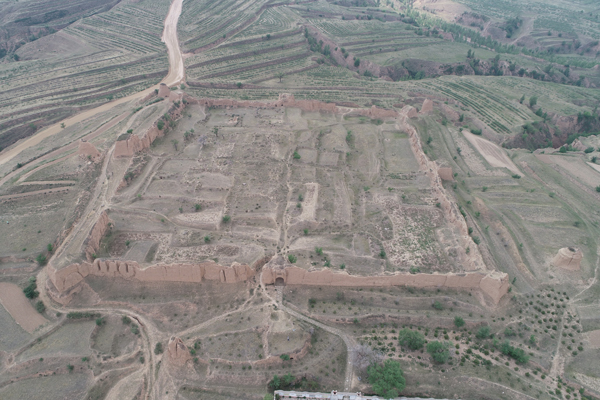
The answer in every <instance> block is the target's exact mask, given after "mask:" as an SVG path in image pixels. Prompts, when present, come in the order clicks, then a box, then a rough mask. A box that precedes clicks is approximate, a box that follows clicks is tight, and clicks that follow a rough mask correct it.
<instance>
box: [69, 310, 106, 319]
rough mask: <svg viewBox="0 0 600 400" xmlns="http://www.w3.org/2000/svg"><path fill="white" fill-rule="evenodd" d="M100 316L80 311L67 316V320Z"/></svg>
mask: <svg viewBox="0 0 600 400" xmlns="http://www.w3.org/2000/svg"><path fill="white" fill-rule="evenodd" d="M99 316H100V314H96V313H91V312H81V311H72V312H70V313H68V314H67V318H68V319H87V318H97V317H99Z"/></svg>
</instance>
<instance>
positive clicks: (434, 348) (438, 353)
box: [427, 340, 452, 364]
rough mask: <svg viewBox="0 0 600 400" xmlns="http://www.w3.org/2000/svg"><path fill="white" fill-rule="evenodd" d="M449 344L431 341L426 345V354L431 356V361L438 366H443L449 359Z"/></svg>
mask: <svg viewBox="0 0 600 400" xmlns="http://www.w3.org/2000/svg"><path fill="white" fill-rule="evenodd" d="M451 345H452V344H451V343H450V342H438V341H437V340H436V341H433V342H429V343H427V352H428V353H429V354H431V358H433V361H434V362H436V363H438V364H443V363H445V362H446V361H448V358H450V350H449V349H450V346H451Z"/></svg>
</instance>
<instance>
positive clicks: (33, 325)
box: [0, 282, 48, 333]
mask: <svg viewBox="0 0 600 400" xmlns="http://www.w3.org/2000/svg"><path fill="white" fill-rule="evenodd" d="M0 303H2V305H3V306H4V308H6V311H8V312H9V314H10V315H11V316H12V317H13V318H14V319H15V321H17V324H19V325H21V327H22V328H23V329H25V330H26V331H27V332H29V333H32V332H33V331H35V330H36V329H37V328H39V327H40V326H42V325H44V324H45V323H46V322H48V320H47V319H46V318H44V317H43V316H42V315H41V314H40V313H39V312H37V311H36V310H35V308H33V306H32V305H31V303H30V302H29V300H28V299H27V297H25V294H24V293H23V290H22V289H21V288H20V287H18V286H17V285H15V284H12V283H7V282H0Z"/></svg>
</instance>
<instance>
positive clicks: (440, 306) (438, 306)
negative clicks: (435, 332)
mask: <svg viewBox="0 0 600 400" xmlns="http://www.w3.org/2000/svg"><path fill="white" fill-rule="evenodd" d="M431 307H433V308H435V309H436V310H438V311H442V310H443V309H444V305H443V304H442V303H440V302H439V301H438V300H436V301H434V302H433V304H432V305H431Z"/></svg>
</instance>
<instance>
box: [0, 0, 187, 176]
mask: <svg viewBox="0 0 600 400" xmlns="http://www.w3.org/2000/svg"><path fill="white" fill-rule="evenodd" d="M182 5H183V0H173V2H172V3H171V7H170V8H169V13H168V14H167V17H166V18H165V28H164V30H163V36H162V41H163V42H164V43H165V45H166V46H167V51H168V53H169V73H168V74H167V76H166V77H165V78H164V79H163V80H162V82H163V83H165V84H166V85H167V86H173V85H176V84H178V83H180V82H181V81H182V80H183V78H184V75H185V71H184V67H183V58H182V56H181V50H180V49H179V40H178V38H177V22H178V21H179V15H180V14H181V8H182ZM157 88H158V85H155V86H152V87H150V88H148V89H146V90H143V91H141V92H138V93H135V94H132V95H129V96H127V97H123V98H120V99H117V100H114V101H111V102H110V103H106V104H103V105H101V106H99V107H96V108H93V109H91V110H87V111H84V112H82V113H80V114H77V115H74V116H72V117H70V118H67V119H65V120H63V121H60V122H57V123H56V124H54V125H51V126H49V127H48V128H46V129H44V130H41V131H39V132H38V133H36V134H35V135H33V136H31V137H29V138H27V139H25V140H23V141H21V142H20V143H18V144H17V145H16V146H14V147H12V148H10V149H8V150H7V151H5V152H4V153H2V154H0V165H2V164H5V163H7V162H9V161H10V160H12V159H13V158H14V157H16V156H17V155H18V154H19V153H21V152H22V151H23V150H26V149H28V148H30V147H31V146H35V145H37V144H39V143H40V142H41V141H42V140H44V139H46V138H48V137H50V136H53V135H55V134H57V133H58V132H60V131H62V129H63V128H62V127H61V124H62V123H64V124H65V125H67V126H71V125H73V124H76V123H78V122H81V121H84V120H86V119H88V118H90V117H93V116H94V115H96V114H98V113H101V112H105V111H108V110H110V109H112V108H113V107H115V106H117V105H119V104H124V103H127V102H130V101H134V100H139V99H141V98H144V97H146V96H147V95H149V94H150V93H152V91H153V90H154V89H157Z"/></svg>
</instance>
